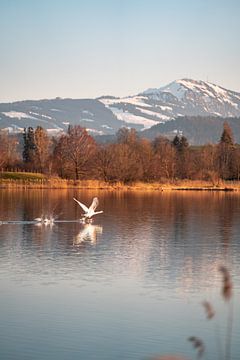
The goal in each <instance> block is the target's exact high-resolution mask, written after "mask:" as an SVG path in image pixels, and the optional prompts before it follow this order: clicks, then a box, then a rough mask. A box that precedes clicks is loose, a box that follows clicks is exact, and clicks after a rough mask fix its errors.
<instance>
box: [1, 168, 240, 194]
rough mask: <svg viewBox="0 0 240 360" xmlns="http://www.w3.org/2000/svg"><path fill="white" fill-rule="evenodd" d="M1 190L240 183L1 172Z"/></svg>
mask: <svg viewBox="0 0 240 360" xmlns="http://www.w3.org/2000/svg"><path fill="white" fill-rule="evenodd" d="M0 188H6V189H11V188H13V189H16V188H19V189H66V188H69V189H71V188H72V189H74V188H77V189H89V190H91V189H103V190H104V189H105V190H140V191H164V190H165V191H166V190H199V191H200V190H208V191H240V182H226V181H225V182H223V181H221V182H219V183H218V184H216V185H213V183H212V182H208V181H198V180H175V181H171V182H162V183H160V182H152V183H144V182H135V183H132V184H123V183H120V182H115V183H108V182H104V181H100V180H78V181H74V180H66V179H61V178H58V177H47V176H45V175H43V174H40V173H27V172H1V173H0Z"/></svg>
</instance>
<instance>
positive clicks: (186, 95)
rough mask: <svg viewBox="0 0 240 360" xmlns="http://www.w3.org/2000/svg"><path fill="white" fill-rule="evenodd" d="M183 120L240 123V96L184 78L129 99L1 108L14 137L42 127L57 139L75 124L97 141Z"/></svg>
mask: <svg viewBox="0 0 240 360" xmlns="http://www.w3.org/2000/svg"><path fill="white" fill-rule="evenodd" d="M184 116H202V117H206V116H213V117H224V118H228V117H230V118H231V117H239V116H240V93H238V92H236V91H232V90H228V89H225V88H224V87H222V86H218V85H215V84H212V83H210V82H205V81H202V80H193V79H187V78H183V79H180V80H175V81H173V82H171V83H169V84H167V85H165V86H162V87H160V88H150V89H147V90H144V91H143V92H140V93H138V94H136V95H132V96H126V97H116V96H111V95H107V96H101V97H98V98H96V99H71V98H64V99H62V98H55V99H41V100H24V101H17V102H13V103H0V128H1V129H5V130H8V131H10V132H21V131H23V128H24V127H27V126H32V127H36V126H38V125H40V126H42V127H44V128H45V129H47V130H48V131H49V132H50V133H54V132H59V131H66V130H67V128H68V125H69V124H71V125H81V126H83V127H86V128H87V129H88V131H89V133H90V134H92V135H110V134H114V133H115V132H116V131H117V130H118V129H119V128H120V127H122V126H126V127H134V128H135V129H136V130H138V131H143V130H146V129H148V128H151V127H152V126H154V125H158V124H166V123H167V122H168V121H172V120H174V119H178V121H179V119H181V117H184Z"/></svg>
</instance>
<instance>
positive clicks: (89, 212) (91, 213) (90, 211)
mask: <svg viewBox="0 0 240 360" xmlns="http://www.w3.org/2000/svg"><path fill="white" fill-rule="evenodd" d="M73 200H75V201H76V202H77V203H78V205H80V206H81V208H82V209H83V211H84V212H85V214H83V216H84V217H85V218H88V219H91V217H92V216H94V215H97V214H101V213H103V211H102V210H101V211H95V210H96V208H97V207H98V204H99V201H98V198H97V197H95V198H93V201H92V204H91V206H90V207H89V208H88V207H87V206H86V205H84V204H82V203H81V202H80V201H78V200H77V199H75V198H73Z"/></svg>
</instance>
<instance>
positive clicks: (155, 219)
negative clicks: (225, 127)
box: [0, 190, 240, 360]
mask: <svg viewBox="0 0 240 360" xmlns="http://www.w3.org/2000/svg"><path fill="white" fill-rule="evenodd" d="M95 195H97V196H98V197H99V200H100V204H101V208H102V209H103V210H104V214H102V215H98V216H97V217H96V218H95V219H94V221H93V223H91V224H81V223H80V222H79V221H77V220H78V219H79V209H78V208H77V206H75V204H74V202H73V199H72V198H73V196H77V197H78V198H79V199H80V198H81V199H82V201H83V202H86V203H89V202H90V201H91V198H92V197H93V196H95ZM0 202H1V208H0V219H1V220H4V221H6V220H12V221H13V220H22V221H30V220H32V219H34V218H36V217H38V216H39V214H42V213H50V212H51V211H52V209H53V208H55V209H56V210H55V213H59V214H61V215H60V216H59V220H60V221H61V220H69V221H70V220H76V221H75V222H66V223H65V222H59V223H55V224H54V225H53V226H45V225H44V226H35V225H33V224H30V223H22V224H21V223H18V224H15V225H11V224H8V225H1V226H0V286H1V297H0V306H1V309H2V311H1V315H0V317H1V318H0V320H1V321H0V355H1V358H3V359H8V358H9V359H21V357H20V358H19V354H22V359H32V358H34V359H43V358H44V359H66V358H71V359H79V358H82V359H104V360H106V359H109V360H110V359H122V358H124V359H142V358H144V356H146V355H147V354H153V353H164V352H171V353H173V352H182V353H184V354H186V355H188V356H189V357H193V352H192V349H191V346H190V345H189V344H188V343H187V342H186V338H187V337H188V336H190V335H196V336H200V337H202V338H204V339H206V342H207V344H206V345H207V347H208V349H209V352H211V351H212V352H211V354H212V353H214V355H213V357H211V359H213V360H215V359H217V357H216V356H215V355H216V351H214V346H215V345H214V344H215V343H214V326H213V325H212V324H211V323H210V322H207V321H206V320H205V316H204V311H203V309H202V306H201V302H202V301H203V300H205V299H208V300H210V301H212V302H213V303H214V304H215V306H216V310H217V312H218V313H219V314H220V315H221V316H220V318H221V321H220V324H221V326H222V327H223V325H224V319H225V312H226V311H225V310H226V309H225V308H226V304H224V302H223V301H222V299H221V298H220V296H219V294H220V286H221V277H220V274H219V273H218V272H217V267H218V264H226V265H227V266H228V267H229V268H230V269H231V270H232V272H233V276H234V285H235V297H236V299H237V298H239V294H240V291H239V287H240V281H239V278H240V259H239V247H240V244H239V233H240V223H239V218H240V196H239V195H238V194H230V193H228V194H227V193H214V194H212V193H201V194H200V193H187V192H185V193H183V192H181V193H161V194H159V193H145V194H142V193H121V192H119V193H111V192H99V193H98V194H96V193H94V194H93V193H91V192H84V193H82V194H77V195H76V192H74V191H64V190H61V191H41V190H39V191H20V192H14V191H12V192H8V191H1V192H0ZM235 317H236V319H235V322H234V323H235V328H234V337H233V359H235V360H237V359H238V358H239V350H238V343H239V335H240V332H239V325H238V324H239V323H240V322H239V320H240V319H239V317H240V314H239V309H238V308H237V306H235ZM13 337H14V339H15V341H14V345H13V343H12V340H11V339H12V338H13ZM214 356H215V357H214Z"/></svg>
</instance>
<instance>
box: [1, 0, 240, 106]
mask: <svg viewBox="0 0 240 360" xmlns="http://www.w3.org/2000/svg"><path fill="white" fill-rule="evenodd" d="M0 16H1V21H0V46H1V55H0V79H1V86H0V102H3V101H14V100H22V99H39V98H54V97H56V96H61V97H73V98H87V97H97V96H101V95H103V94H111V95H116V96H124V95H130V94H136V93H138V92H140V91H142V90H144V89H146V88H149V87H160V86H162V85H165V84H167V83H169V82H171V81H173V80H175V79H180V78H184V77H189V78H193V79H202V80H208V81H210V82H213V83H216V84H218V85H221V86H223V87H226V88H229V89H232V90H236V91H239V92H240V66H239V64H240V40H239V39H240V25H239V18H240V1H238V0H224V1H223V0H168V1H166V0H85V1H83V0H41V1H38V0H0Z"/></svg>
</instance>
